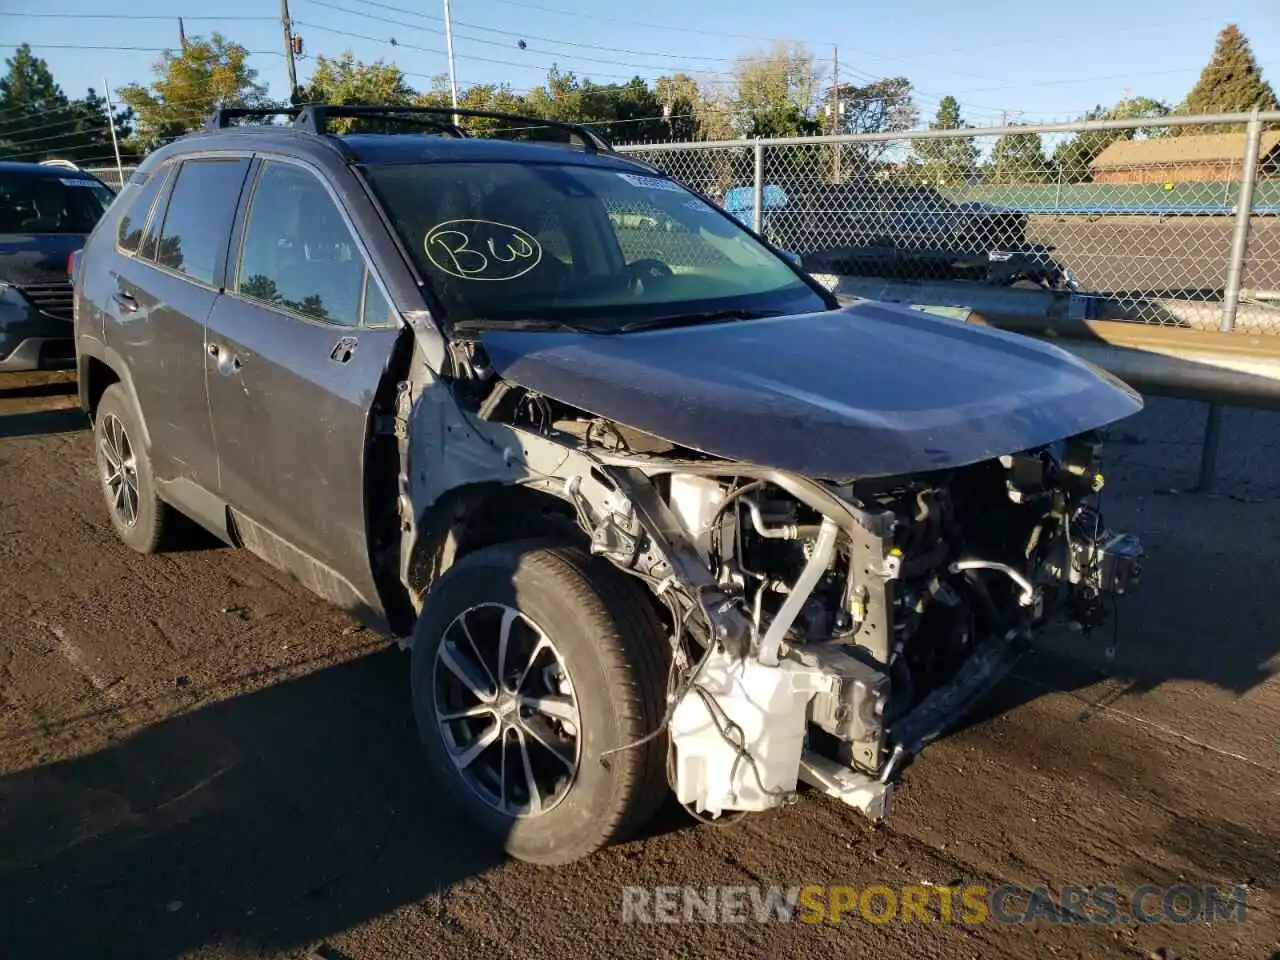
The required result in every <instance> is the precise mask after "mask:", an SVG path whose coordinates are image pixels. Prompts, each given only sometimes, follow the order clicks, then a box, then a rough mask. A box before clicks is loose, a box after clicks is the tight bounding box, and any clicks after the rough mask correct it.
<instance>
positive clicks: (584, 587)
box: [412, 541, 671, 864]
mask: <svg viewBox="0 0 1280 960" xmlns="http://www.w3.org/2000/svg"><path fill="white" fill-rule="evenodd" d="M642 590H643V587H641V586H640V585H639V584H638V583H637V582H635V581H633V580H631V579H630V578H628V577H626V575H624V574H622V573H620V572H619V571H617V570H616V569H614V568H613V567H612V566H610V565H609V564H608V563H607V562H605V561H603V560H600V559H598V558H595V557H592V556H590V555H589V554H587V553H586V552H584V551H582V550H580V549H577V548H572V547H557V546H547V545H546V544H545V543H535V542H530V541H524V542H517V543H508V544H499V545H497V546H492V547H487V548H485V549H482V550H478V551H477V552H475V553H473V554H470V555H468V556H466V557H464V558H463V559H462V560H461V561H459V562H458V564H457V565H456V566H454V567H452V568H451V569H450V570H449V571H448V572H447V573H446V574H445V575H444V576H443V577H441V578H440V580H439V581H438V582H437V583H436V584H435V585H434V586H433V587H432V589H431V591H430V593H429V594H428V596H427V599H426V603H425V605H424V607H423V612H422V615H421V617H420V618H419V620H418V624H417V627H416V628H415V630H414V643H413V655H412V680H413V705H414V715H415V717H416V719H417V724H418V730H419V733H420V734H421V737H422V741H423V746H424V748H425V751H426V755H427V761H428V763H429V765H430V767H431V768H432V772H433V773H434V774H435V779H436V781H437V782H438V783H439V784H440V787H441V790H442V792H443V793H444V794H445V796H446V798H447V799H448V800H449V801H451V802H452V803H453V804H455V805H456V806H457V807H459V808H460V809H461V810H462V812H463V813H464V814H465V815H466V816H467V817H468V818H469V819H470V820H471V821H472V822H473V823H474V824H475V826H476V827H477V828H478V829H479V831H480V833H481V834H482V835H483V836H484V837H485V838H486V840H487V841H488V842H492V843H494V844H495V845H500V846H501V848H502V850H503V851H504V852H505V853H507V854H509V855H510V856H513V857H516V858H518V859H521V860H527V861H531V862H533V863H540V864H564V863H569V862H571V861H574V860H578V859H580V858H582V857H585V856H587V855H589V854H591V853H594V852H595V851H597V850H599V849H600V848H602V847H605V846H608V845H610V844H612V843H616V842H618V841H620V840H623V839H625V838H626V837H628V836H630V835H631V834H633V833H634V832H635V831H636V830H637V829H639V828H640V827H642V826H643V825H644V824H645V823H646V822H647V821H648V820H649V819H650V818H651V817H652V816H653V814H654V813H655V812H656V811H657V809H658V807H659V806H660V805H661V803H662V800H663V797H664V795H665V792H666V786H667V783H666V746H667V741H666V735H665V734H663V735H661V736H658V737H655V738H653V739H652V740H651V741H649V742H647V743H645V744H643V745H642V746H638V747H634V748H632V749H628V750H623V751H620V752H618V753H614V754H611V755H609V756H607V757H602V756H601V754H602V753H603V752H604V751H606V750H609V749H611V748H614V747H618V746H622V745H625V744H629V743H633V742H635V741H637V740H640V739H641V738H642V737H644V736H646V735H648V734H650V733H652V732H653V731H654V730H655V729H656V728H657V727H658V724H659V723H661V720H662V716H663V713H664V710H665V696H666V683H667V672H668V665H669V663H670V655H671V650H670V643H669V641H668V640H667V638H666V635H665V631H664V630H663V628H662V625H661V624H660V622H659V620H658V618H657V616H656V615H655V614H654V611H653V609H652V606H651V605H650V604H649V602H648V599H647V597H645V596H644V594H643V593H642ZM504 624H505V625H506V633H507V636H508V640H507V642H506V643H505V644H504V643H503V642H502V640H501V637H502V635H503V628H504ZM464 626H465V632H464V630H463V627H464ZM539 648H540V650H541V652H535V653H534V654H533V656H532V657H529V656H528V652H529V651H530V650H537V649H539ZM499 650H505V651H506V655H505V658H504V659H505V662H503V663H502V666H501V669H499V659H498V655H497V654H498V651H499ZM477 658H479V659H477ZM464 675H465V677H467V678H469V679H470V681H471V682H470V683H468V682H466V680H465V679H463V677H464ZM513 704H514V705H513ZM526 705H529V706H526ZM544 707H545V708H547V709H548V710H549V712H543V708H544ZM459 714H469V715H468V716H466V717H464V718H462V719H451V718H455V717H457V716H458V715H459ZM529 731H534V732H535V733H536V735H535V734H534V733H530V732H529ZM486 740H487V741H488V742H487V744H486V742H485V741H486ZM548 744H549V746H548ZM571 759H572V761H573V762H572V769H571V764H570V760H571ZM464 761H466V762H465V763H464ZM504 762H505V767H504V766H503V764H504ZM535 795H536V797H535Z"/></svg>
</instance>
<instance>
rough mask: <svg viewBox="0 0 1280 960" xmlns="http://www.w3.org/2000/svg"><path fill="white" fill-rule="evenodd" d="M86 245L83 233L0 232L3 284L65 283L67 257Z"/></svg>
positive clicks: (0, 271)
mask: <svg viewBox="0 0 1280 960" xmlns="http://www.w3.org/2000/svg"><path fill="white" fill-rule="evenodd" d="M84 242H85V235H84V234H82V233H0V282H3V283H12V284H14V285H15V286H26V285H27V284H30V283H65V282H66V280H67V257H69V256H70V255H71V253H72V252H73V251H76V250H79V249H80V248H81V247H83V246H84Z"/></svg>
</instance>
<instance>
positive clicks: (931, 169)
mask: <svg viewBox="0 0 1280 960" xmlns="http://www.w3.org/2000/svg"><path fill="white" fill-rule="evenodd" d="M968 126H969V125H968V124H967V123H965V122H964V120H963V118H962V117H961V116H960V104H959V102H958V101H957V100H956V98H955V97H950V96H948V97H943V98H942V100H941V101H940V102H939V103H938V112H937V115H936V116H935V117H934V119H933V121H932V122H931V123H930V124H929V129H930V130H963V129H965V128H967V127H968ZM912 147H913V150H914V151H915V155H916V156H917V157H918V158H919V159H920V161H921V162H922V163H923V164H924V170H923V171H922V173H923V178H924V179H925V180H926V181H927V182H928V183H932V184H934V185H936V186H951V185H954V184H957V183H964V182H965V181H967V180H968V179H969V178H970V177H971V176H972V175H973V173H974V171H975V169H976V168H977V164H978V146H977V144H976V143H975V142H974V139H973V137H955V138H947V139H939V140H915V141H912Z"/></svg>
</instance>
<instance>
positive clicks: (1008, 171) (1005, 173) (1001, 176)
mask: <svg viewBox="0 0 1280 960" xmlns="http://www.w3.org/2000/svg"><path fill="white" fill-rule="evenodd" d="M990 179H991V180H992V181H993V182H995V183H1001V184H1018V183H1044V182H1045V181H1047V180H1048V179H1049V161H1048V160H1046V159H1045V155H1044V145H1043V144H1042V143H1041V140H1040V134H1038V133H1006V134H1005V135H1004V136H1003V137H1001V138H1000V139H999V140H997V141H996V145H995V147H993V148H992V150H991V165H990Z"/></svg>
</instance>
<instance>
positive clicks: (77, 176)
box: [0, 160, 98, 182]
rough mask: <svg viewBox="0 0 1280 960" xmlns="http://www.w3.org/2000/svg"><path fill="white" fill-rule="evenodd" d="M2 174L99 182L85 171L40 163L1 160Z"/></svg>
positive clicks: (0, 168) (0, 169)
mask: <svg viewBox="0 0 1280 960" xmlns="http://www.w3.org/2000/svg"><path fill="white" fill-rule="evenodd" d="M0 174H21V175H23V176H31V177H49V178H50V179H55V180H93V181H95V182H98V178H97V177H95V176H94V175H93V174H91V173H89V172H87V171H85V170H71V169H69V168H68V167H55V166H44V165H43V164H39V163H24V162H21V161H18V160H0Z"/></svg>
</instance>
